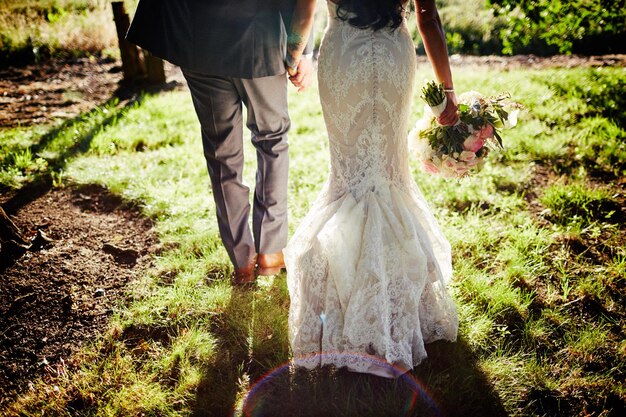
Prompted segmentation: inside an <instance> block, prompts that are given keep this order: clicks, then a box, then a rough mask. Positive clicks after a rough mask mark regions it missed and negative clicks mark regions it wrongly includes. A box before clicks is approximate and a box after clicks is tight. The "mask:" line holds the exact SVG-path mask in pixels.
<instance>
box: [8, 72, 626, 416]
mask: <svg viewBox="0 0 626 417" xmlns="http://www.w3.org/2000/svg"><path fill="white" fill-rule="evenodd" d="M620 71H621V70H619V69H606V70H604V69H603V70H602V71H599V70H598V71H595V70H584V69H571V70H511V71H497V70H488V69H481V70H480V71H476V70H474V69H471V70H464V71H461V70H459V71H457V72H456V73H455V78H456V88H457V90H458V91H461V92H462V91H465V90H477V91H480V92H481V93H483V94H496V93H499V92H502V91H508V92H510V93H511V94H512V95H513V98H514V99H516V100H519V101H520V102H522V103H523V104H524V105H525V106H526V107H527V109H528V110H527V111H526V112H524V113H522V115H521V116H520V126H519V127H517V128H516V129H513V130H510V131H505V132H504V144H505V148H506V149H505V151H504V152H503V153H493V154H492V155H490V156H489V161H488V163H487V165H486V166H485V168H484V169H483V170H482V171H481V172H479V173H477V174H476V175H475V176H473V177H471V178H469V179H464V180H461V181H453V180H445V179H442V178H437V177H432V176H428V175H426V174H424V173H422V172H420V171H419V169H418V165H417V161H414V160H412V161H411V167H412V170H413V175H414V177H415V179H416V181H417V183H418V184H419V186H420V188H421V189H422V191H423V193H424V195H425V197H426V198H427V200H428V201H429V204H430V206H431V209H432V210H433V212H434V213H435V215H436V217H437V219H438V221H439V223H440V224H441V226H442V228H443V231H444V233H445V235H446V236H447V237H448V239H449V240H450V243H451V244H452V247H453V260H454V267H455V275H454V278H453V283H452V292H453V294H454V296H455V298H456V301H457V304H458V307H459V313H460V334H459V341H458V342H457V343H456V344H449V343H438V344H434V345H432V346H429V347H428V353H429V359H428V360H426V361H425V362H424V363H423V364H422V365H420V366H419V367H417V369H416V370H415V371H414V372H413V373H412V376H413V377H415V378H417V380H418V382H420V383H423V384H424V386H425V387H427V388H428V390H432V391H433V392H434V395H435V396H436V397H437V398H443V399H445V402H447V403H446V404H445V406H446V407H448V409H447V411H448V412H449V414H450V415H505V414H506V415H512V416H522V415H524V416H526V415H544V414H545V415H556V414H554V413H558V412H561V411H559V410H562V411H563V410H565V411H572V410H575V412H574V413H573V414H576V413H578V412H580V410H582V409H585V410H590V411H589V413H594V412H596V411H598V410H601V409H602V407H604V400H603V399H602V398H601V395H604V396H607V395H609V396H613V397H615V398H623V397H624V395H625V394H624V390H623V386H622V385H620V384H615V383H614V380H615V378H616V375H621V374H620V372H623V369H624V363H625V362H626V353H625V352H626V347H625V346H626V345H624V342H623V340H622V339H620V337H621V336H620V335H621V333H620V331H619V330H617V329H619V328H620V323H621V321H622V319H623V314H624V307H623V301H624V299H625V298H624V293H623V288H624V283H625V281H624V279H625V278H624V273H623V272H624V267H625V265H626V253H625V252H624V248H623V226H621V223H620V221H618V220H621V219H623V217H620V216H623V214H622V212H621V211H620V210H621V209H620V207H619V206H618V204H619V202H620V201H623V199H622V200H620V198H621V197H618V193H617V192H616V187H615V186H614V184H613V183H611V181H615V178H617V176H619V175H621V174H622V173H623V172H624V171H623V167H624V162H625V157H624V142H625V141H624V131H623V129H621V128H620V127H618V126H619V121H620V115H619V114H617V113H616V112H614V111H613V110H611V109H612V107H610V106H609V108H608V109H607V110H606V111H603V110H602V109H599V108H598V102H599V101H598V100H601V99H602V97H605V98H606V97H608V95H611V94H613V93H614V92H615V91H616V89H617V88H618V87H619V86H620V85H622V84H620V83H621V82H622V81H620V79H621V80H623V77H624V76H623V72H620ZM432 77H433V76H432V71H431V70H430V67H429V66H426V65H422V66H420V68H419V75H418V80H422V79H423V78H432ZM580 79H583V80H586V82H588V83H589V88H588V89H587V88H586V87H580V86H577V85H575V83H576V82H577V80H580ZM602 83H605V85H604V86H603V85H601V84H602ZM597 95H600V98H598V97H597ZM289 97H290V114H291V118H292V122H293V123H292V129H291V133H290V136H289V142H290V156H291V160H290V180H289V195H288V204H289V216H290V224H289V227H290V231H291V232H293V230H294V229H295V227H297V225H298V224H299V222H300V221H301V219H302V218H303V216H304V215H305V214H306V213H307V211H308V209H309V207H310V206H311V204H312V203H313V201H314V200H315V198H316V196H317V194H318V192H319V191H320V189H321V187H322V186H323V184H324V181H325V180H326V178H327V175H328V144H327V138H326V133H325V129H324V123H323V118H322V114H321V108H320V104H319V101H318V96H317V91H316V89H315V88H312V89H311V90H309V91H307V92H305V93H303V94H297V93H296V92H295V91H294V90H293V89H291V88H290V90H289ZM615 100H617V101H615ZM615 100H614V101H615V103H617V104H620V103H621V102H619V99H615ZM611 103H613V101H611ZM617 104H616V105H617ZM422 107H423V105H422V104H420V103H419V99H418V93H417V91H416V93H415V99H414V107H413V111H412V120H416V119H417V118H418V117H419V115H420V113H421V110H422ZM622 108H623V107H622ZM3 135H5V137H6V138H7V140H6V141H4V142H2V143H1V144H0V147H1V148H0V149H1V150H2V151H5V150H6V151H7V152H6V156H5V153H4V152H3V153H2V156H0V180H1V184H2V185H4V186H5V187H7V186H10V187H18V186H20V184H24V183H28V182H29V181H34V180H35V179H36V178H38V176H45V175H52V174H53V173H57V174H58V173H61V172H62V173H63V179H64V183H66V184H69V185H72V184H100V185H103V186H105V187H106V188H108V189H109V190H111V191H112V192H113V193H115V194H118V195H120V196H122V197H123V198H124V199H126V200H128V201H130V202H132V203H133V204H135V205H137V206H138V207H140V208H141V210H142V212H143V213H144V214H145V215H146V216H149V217H151V218H152V219H154V221H155V230H156V231H157V233H158V235H159V240H160V250H159V252H158V255H156V256H155V259H154V268H153V269H152V270H151V271H150V273H149V274H147V275H146V276H143V277H141V278H140V279H138V280H137V281H135V282H133V283H132V284H131V286H130V290H129V294H128V301H127V302H126V304H124V305H120V306H118V308H117V310H116V315H115V317H114V319H113V322H112V324H111V330H110V331H109V333H108V334H107V335H105V336H103V337H102V338H101V340H99V341H97V342H96V343H95V345H94V346H93V347H92V348H91V350H88V351H87V352H83V353H82V356H81V357H79V359H78V361H79V363H81V368H80V369H79V370H77V371H73V373H71V375H72V376H71V377H67V378H65V379H63V378H61V379H60V380H59V381H58V385H59V394H51V393H50V392H46V391H45V389H42V390H41V393H40V394H37V393H28V394H26V395H25V396H23V397H21V398H20V399H19V400H18V403H16V405H15V407H17V408H16V409H21V410H28V409H31V410H35V409H42V410H47V411H50V412H54V411H56V412H60V411H59V410H63V409H64V408H65V407H66V406H68V404H78V406H80V407H82V410H83V411H85V410H86V411H85V413H87V414H88V415H97V416H104V415H114V414H118V415H119V414H123V415H141V414H143V415H163V416H178V415H189V414H194V415H216V416H217V415H231V414H232V413H233V410H235V409H239V410H240V411H241V409H242V407H244V400H245V399H246V398H247V396H248V395H249V394H250V393H251V392H252V391H253V390H254V387H255V386H256V385H255V382H257V381H258V380H259V378H261V377H262V376H263V375H265V374H266V373H268V372H270V371H272V370H276V369H280V370H282V371H281V372H282V373H281V374H279V375H278V376H277V377H276V378H275V379H272V380H271V381H272V382H270V383H268V382H267V380H265V384H261V385H262V387H261V388H259V391H258V392H263V393H264V394H263V395H266V397H264V401H265V403H264V404H265V406H267V407H269V408H268V410H272V408H271V407H270V406H271V405H275V406H276V407H278V406H279V405H280V404H282V400H283V399H285V401H288V402H287V404H288V405H287V406H286V407H288V410H289V411H294V410H299V409H301V408H300V407H305V408H304V409H307V410H313V411H312V413H313V414H311V415H314V412H315V410H316V408H315V407H318V408H317V409H318V410H319V411H320V412H322V413H323V412H326V413H330V414H332V413H339V414H341V413H342V412H343V413H344V414H345V413H346V412H347V411H346V410H351V411H352V410H363V412H362V414H361V415H368V414H367V413H370V415H372V414H371V413H373V412H374V413H378V412H380V413H384V412H385V411H389V414H393V415H396V414H397V413H396V414H394V412H392V411H391V410H398V409H399V408H398V407H401V406H404V403H402V402H401V401H399V400H398V398H402V399H404V397H403V396H404V395H406V394H407V392H408V393H410V392H413V391H411V390H412V389H413V388H410V387H409V388H407V387H406V386H402V384H401V383H400V382H398V381H396V382H393V381H380V380H379V379H377V378H375V377H368V376H363V375H356V374H353V373H349V372H343V371H332V370H328V369H323V370H317V371H314V372H310V373H308V372H304V371H296V370H293V369H291V368H289V367H285V366H283V365H285V364H286V363H287V362H288V361H289V358H290V356H289V355H290V352H289V345H288V331H287V320H288V317H287V311H288V305H289V296H288V291H287V287H286V277H285V275H284V274H280V275H278V276H276V277H273V278H267V279H265V278H264V279H261V280H260V281H259V285H258V286H257V287H256V288H255V289H252V290H241V289H239V288H234V287H232V286H231V285H230V282H229V280H230V275H231V273H232V266H231V265H230V262H229V260H228V256H227V255H226V252H225V250H224V248H223V247H222V244H221V242H220V239H219V236H218V230H217V225H216V222H215V208H214V204H213V197H212V194H211V190H210V186H209V180H208V175H207V173H206V166H205V162H204V158H203V153H202V146H201V141H200V135H199V125H198V122H197V121H196V118H195V114H194V111H193V106H192V104H191V100H190V98H189V95H188V93H187V92H169V93H164V94H162V95H159V96H151V95H146V96H144V97H142V98H141V100H140V101H139V102H138V103H137V104H134V105H131V106H129V107H124V108H120V107H119V106H118V105H117V103H114V102H112V103H109V104H108V105H107V106H104V107H103V108H102V109H98V110H96V111H94V112H92V113H90V114H88V115H85V116H83V117H81V118H79V119H77V120H74V121H70V122H67V123H65V124H63V125H60V126H57V127H49V128H48V130H45V129H43V130H42V129H41V128H35V129H17V130H12V131H8V132H3ZM244 137H245V142H246V144H245V154H246V164H245V172H244V180H245V182H246V184H247V185H248V186H250V188H251V189H253V188H254V181H255V158H254V152H255V150H254V147H253V146H252V145H251V143H250V141H249V140H248V138H249V133H247V132H246V133H245V135H244ZM67 148H69V149H71V150H72V151H71V152H67V151H66V149H67ZM38 158H40V159H38ZM592 173H593V175H595V176H593V177H592V176H591V175H592ZM55 175H56V174H55ZM58 175H60V174H58ZM602 176H606V178H610V179H611V180H610V181H609V182H608V183H607V184H604V185H603V186H597V185H596V184H597V183H598V182H599V178H604V177H602ZM603 357H605V358H609V360H602V358H603ZM610 361H612V362H613V363H614V364H612V363H610ZM594 363H595V365H593V364H594ZM592 366H596V368H593V369H597V370H596V371H585V372H591V373H592V374H591V375H587V374H585V373H584V372H583V371H581V369H582V370H585V369H587V368H589V367H592ZM586 367H587V368H586ZM593 372H595V373H593ZM40 384H43V386H45V384H44V383H40ZM576 384H581V386H584V387H587V388H589V389H590V390H591V391H592V393H591V394H589V395H587V396H582V395H583V394H581V392H582V391H581V389H579V388H576V386H577V385H576ZM592 387H593V388H592ZM594 390H595V391H597V392H598V393H601V394H598V395H595V394H593V392H595V391H594ZM50 395H56V397H55V400H54V401H53V402H52V403H50V404H49V403H48V399H49V398H50ZM613 397H611V398H613ZM329 398H331V400H330V402H329ZM337 398H339V399H340V400H341V401H339V400H337ZM277 399H280V401H278V400H277ZM333 401H334V402H333ZM338 401H339V402H338ZM577 401H578V402H579V403H580V404H581V405H578V406H577V405H576V404H577V403H576V402H577ZM274 402H275V403H276V404H273V403H274ZM324 402H326V403H324ZM400 403H401V404H400ZM415 404H416V405H415V408H414V409H412V410H413V411H412V414H409V415H420V416H426V415H436V413H435V411H433V410H434V409H433V408H432V404H431V405H429V403H428V402H426V397H420V398H419V399H418V400H417V402H416V403H415ZM289 407H291V408H289ZM306 407H308V408H306ZM442 407H443V406H442ZM559 407H561V408H559ZM576 407H578V408H576ZM442 409H443V408H442ZM274 410H275V409H274ZM372 410H374V411H372ZM381 410H382V411H381ZM555 410H556V411H555ZM283 411H284V410H283ZM294 412H295V411H294ZM573 414H572V415H573ZM303 415H309V414H303ZM376 415H380V414H376Z"/></svg>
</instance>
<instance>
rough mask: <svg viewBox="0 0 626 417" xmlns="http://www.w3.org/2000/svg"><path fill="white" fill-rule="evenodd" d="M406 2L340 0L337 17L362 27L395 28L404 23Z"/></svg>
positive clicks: (402, 0)
mask: <svg viewBox="0 0 626 417" xmlns="http://www.w3.org/2000/svg"><path fill="white" fill-rule="evenodd" d="M405 2H406V0H339V1H338V2H336V3H337V6H338V7H337V17H338V18H339V19H341V20H344V21H345V20H347V21H348V23H350V24H351V25H352V26H355V27H358V28H360V29H367V28H371V29H373V30H378V29H382V28H384V27H391V28H393V29H395V28H397V27H398V26H400V24H401V23H402V10H403V8H404V7H403V4H404V3H405Z"/></svg>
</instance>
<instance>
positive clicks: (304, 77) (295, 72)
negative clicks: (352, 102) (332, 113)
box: [285, 0, 315, 91]
mask: <svg viewBox="0 0 626 417" xmlns="http://www.w3.org/2000/svg"><path fill="white" fill-rule="evenodd" d="M314 15H315V0H296V5H295V8H294V12H293V17H292V19H291V28H290V30H289V35H288V37H287V57H286V59H285V64H286V66H287V72H288V73H289V79H290V80H291V82H292V83H293V85H295V86H296V87H297V88H298V91H303V90H305V89H306V88H308V86H309V85H310V84H311V75H312V74H311V73H312V71H313V63H312V60H311V57H309V56H304V57H303V54H308V53H312V52H313V17H314Z"/></svg>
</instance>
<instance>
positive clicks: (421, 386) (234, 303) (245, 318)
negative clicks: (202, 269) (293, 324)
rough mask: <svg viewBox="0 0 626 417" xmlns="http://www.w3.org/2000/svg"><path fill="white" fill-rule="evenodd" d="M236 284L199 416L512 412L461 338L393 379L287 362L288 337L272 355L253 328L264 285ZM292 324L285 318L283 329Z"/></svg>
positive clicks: (423, 416)
mask: <svg viewBox="0 0 626 417" xmlns="http://www.w3.org/2000/svg"><path fill="white" fill-rule="evenodd" d="M233 291H234V292H233V297H232V298H231V305H230V306H229V307H228V308H227V310H226V311H225V312H224V315H223V317H222V319H220V320H219V321H218V322H219V323H218V324H217V328H216V329H215V332H216V333H217V334H218V337H219V339H220V340H222V341H224V340H226V341H228V342H224V343H222V344H221V345H220V346H219V348H218V352H219V353H218V354H219V355H222V356H223V357H222V358H221V359H219V360H218V362H217V363H216V365H215V366H214V367H209V368H207V369H205V370H204V374H203V376H202V381H201V383H200V386H199V388H198V389H197V391H196V398H195V400H193V404H192V409H193V416H195V417H200V416H227V415H234V416H281V417H283V416H420V417H430V416H432V417H436V416H471V415H484V416H494V417H498V416H506V415H507V413H506V411H505V410H504V407H503V405H502V402H501V401H500V398H499V397H498V395H497V394H496V393H495V391H494V389H493V387H492V386H491V384H490V382H489V380H488V379H487V377H486V376H485V374H484V373H483V372H482V371H481V370H480V369H479V366H478V363H477V359H476V357H475V356H474V354H473V352H472V351H471V349H470V347H469V346H468V344H467V343H466V342H465V340H463V339H461V340H459V341H458V342H456V343H448V342H436V343H433V344H430V345H427V350H428V359H426V360H425V361H424V362H423V363H422V364H421V365H420V366H418V367H417V368H416V369H415V370H414V371H412V372H411V373H408V374H405V375H402V376H401V377H399V378H397V379H395V380H391V379H387V378H382V377H377V376H374V375H369V374H359V373H354V372H350V371H347V370H345V369H337V368H334V367H330V366H326V367H323V368H317V369H313V370H306V369H303V368H296V367H295V366H293V365H292V364H290V363H288V362H286V358H287V357H288V352H289V347H288V345H287V342H286V341H282V342H281V343H282V344H281V345H280V346H274V347H273V352H274V353H275V354H274V358H273V360H272V359H271V358H269V357H268V355H270V354H271V353H270V352H271V350H270V349H267V347H262V346H261V347H260V346H258V344H257V343H255V342H254V341H253V339H254V338H253V337H251V336H250V335H251V334H252V333H254V331H253V330H250V329H251V327H253V326H254V324H253V323H255V322H256V321H257V320H259V319H262V318H260V317H254V316H255V314H259V313H258V312H257V310H259V311H262V310H261V309H255V308H254V304H255V303H258V300H257V297H258V296H259V293H258V292H255V291H245V290H240V289H234V290H233ZM244 311H245V313H242V312H244ZM232 314H235V316H232ZM251 323H252V324H251ZM246 326H249V327H246ZM287 331H288V330H287V328H286V325H285V326H284V328H283V329H280V332H281V333H282V334H287ZM220 362H221V364H220ZM263 364H265V365H263ZM271 364H273V365H271ZM248 378H249V380H248Z"/></svg>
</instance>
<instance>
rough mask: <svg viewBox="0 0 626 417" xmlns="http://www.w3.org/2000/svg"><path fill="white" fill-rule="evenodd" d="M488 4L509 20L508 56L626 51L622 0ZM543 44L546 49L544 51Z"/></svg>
mask: <svg viewBox="0 0 626 417" xmlns="http://www.w3.org/2000/svg"><path fill="white" fill-rule="evenodd" d="M487 3H488V4H489V5H491V6H492V7H493V8H494V10H495V11H496V13H497V14H500V15H503V16H506V17H507V18H508V20H509V23H508V25H507V27H506V28H505V29H503V30H502V31H501V37H502V41H503V44H504V49H503V52H504V53H506V54H516V53H520V52H525V51H532V52H535V53H536V52H537V50H538V49H540V50H543V51H544V52H548V53H550V52H553V51H558V52H560V53H594V54H601V53H619V52H624V50H625V49H624V48H625V46H624V45H625V44H626V18H625V16H626V3H625V2H624V1H623V0H619V1H614V0H573V1H571V0H557V1H554V0H522V1H513V0H488V1H487ZM538 41H540V42H538ZM541 43H545V45H546V46H547V48H546V47H543V48H542V46H541ZM550 47H553V48H554V49H551V48H550Z"/></svg>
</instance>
